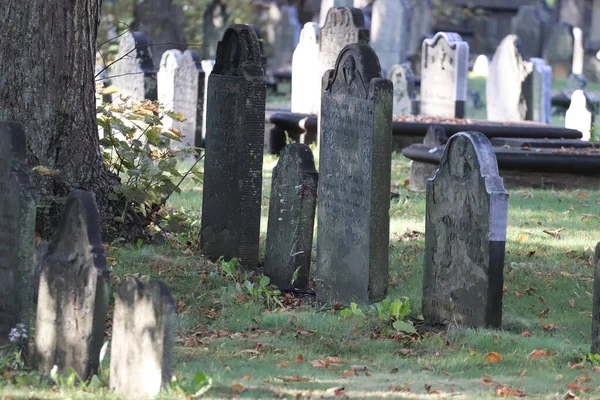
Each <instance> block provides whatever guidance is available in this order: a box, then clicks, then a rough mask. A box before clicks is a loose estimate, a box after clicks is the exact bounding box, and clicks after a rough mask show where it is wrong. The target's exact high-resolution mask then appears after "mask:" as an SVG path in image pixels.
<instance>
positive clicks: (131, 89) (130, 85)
mask: <svg viewBox="0 0 600 400" xmlns="http://www.w3.org/2000/svg"><path fill="white" fill-rule="evenodd" d="M110 79H111V81H112V84H113V85H114V86H116V88H117V89H118V90H119V93H120V94H121V96H122V97H131V98H132V99H133V100H139V101H143V100H156V99H157V93H156V70H155V68H154V63H153V61H152V52H151V51H150V47H149V46H148V39H146V35H144V34H143V33H142V32H127V33H125V34H124V35H123V36H121V41H120V42H119V51H118V53H117V55H116V57H115V61H114V64H113V65H112V66H111V69H110Z"/></svg>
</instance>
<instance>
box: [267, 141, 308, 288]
mask: <svg viewBox="0 0 600 400" xmlns="http://www.w3.org/2000/svg"><path fill="white" fill-rule="evenodd" d="M318 176H319V175H318V173H317V170H316V169H315V161H314V157H313V153H312V150H311V149H310V147H308V146H307V145H305V144H301V143H292V144H288V145H287V146H285V147H284V148H283V151H282V152H281V156H280V157H279V161H278V162H277V166H275V168H274V169H273V180H272V185H271V198H270V203H269V223H268V227H267V243H266V249H265V261H264V273H265V275H266V276H268V277H269V278H271V282H272V283H274V284H275V285H276V286H277V287H278V288H279V289H281V290H291V289H293V288H295V289H302V290H305V289H308V273H309V270H310V257H311V250H312V242H313V230H314V224H315V207H316V205H317V181H318ZM294 275H296V276H294ZM294 278H295V279H294ZM292 280H293V281H294V282H293V283H292Z"/></svg>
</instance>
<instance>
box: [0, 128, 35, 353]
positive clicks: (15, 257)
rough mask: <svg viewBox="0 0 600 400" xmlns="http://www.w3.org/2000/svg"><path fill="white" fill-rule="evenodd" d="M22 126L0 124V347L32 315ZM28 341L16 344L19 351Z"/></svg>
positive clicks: (31, 226)
mask: <svg viewBox="0 0 600 400" xmlns="http://www.w3.org/2000/svg"><path fill="white" fill-rule="evenodd" d="M26 148H27V147H26V141H25V133H24V132H23V127H22V126H21V124H19V123H17V122H0V188H1V190H0V226H1V229H0V235H1V237H2V240H0V243H1V245H0V346H3V345H6V344H8V343H9V342H10V341H9V335H10V331H11V329H13V328H15V327H16V326H17V324H23V325H24V326H25V328H26V329H27V330H28V331H29V324H30V322H31V316H32V314H33V309H32V303H31V300H32V291H33V288H32V286H33V273H34V271H33V265H34V264H33V252H34V240H35V212H36V205H35V199H34V197H33V191H34V189H35V188H34V187H33V186H32V185H31V183H30V181H29V174H28V168H27V157H26ZM27 343H28V339H27V338H24V340H19V342H18V343H17V345H18V346H20V347H21V348H22V349H23V350H25V349H26V348H27Z"/></svg>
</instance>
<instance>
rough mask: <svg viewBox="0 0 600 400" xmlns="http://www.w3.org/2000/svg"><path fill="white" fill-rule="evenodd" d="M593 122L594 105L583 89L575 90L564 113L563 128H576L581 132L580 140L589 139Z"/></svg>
mask: <svg viewBox="0 0 600 400" xmlns="http://www.w3.org/2000/svg"><path fill="white" fill-rule="evenodd" d="M593 123H594V107H593V106H592V104H591V102H590V101H589V100H588V98H587V96H586V95H585V93H584V91H583V90H575V91H574V92H573V95H572V96H571V105H570V106H569V109H568V110H567V113H566V115H565V128H570V129H577V130H578V131H580V132H581V133H582V134H583V137H582V138H581V139H582V140H590V132H591V129H592V124H593Z"/></svg>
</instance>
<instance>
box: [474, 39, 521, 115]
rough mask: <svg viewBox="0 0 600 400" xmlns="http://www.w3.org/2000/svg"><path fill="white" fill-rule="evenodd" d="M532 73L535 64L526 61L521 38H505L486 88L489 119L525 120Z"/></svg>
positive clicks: (492, 65) (495, 55)
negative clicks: (526, 96) (526, 97)
mask: <svg viewBox="0 0 600 400" xmlns="http://www.w3.org/2000/svg"><path fill="white" fill-rule="evenodd" d="M531 70H532V65H531V63H528V62H526V61H525V60H523V55H522V53H521V42H520V40H519V38H518V37H517V36H515V35H508V36H507V37H505V38H504V40H502V42H501V43H500V45H499V46H498V48H497V49H496V53H495V54H494V57H493V58H492V61H491V62H490V64H489V74H488V79H487V82H486V87H485V96H486V104H487V117H488V120H490V121H524V120H525V117H526V115H527V101H526V99H525V93H524V91H523V85H524V82H525V80H526V79H527V77H528V76H529V74H530V73H531Z"/></svg>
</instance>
